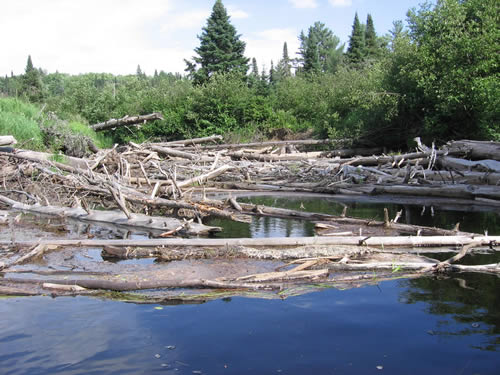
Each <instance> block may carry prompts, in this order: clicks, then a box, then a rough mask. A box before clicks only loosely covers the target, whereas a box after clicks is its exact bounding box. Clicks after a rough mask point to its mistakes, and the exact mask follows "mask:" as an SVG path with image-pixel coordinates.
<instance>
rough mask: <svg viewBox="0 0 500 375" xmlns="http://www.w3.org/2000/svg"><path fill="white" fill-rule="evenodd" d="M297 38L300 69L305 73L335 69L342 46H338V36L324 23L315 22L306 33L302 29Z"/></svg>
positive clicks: (340, 55)
mask: <svg viewBox="0 0 500 375" xmlns="http://www.w3.org/2000/svg"><path fill="white" fill-rule="evenodd" d="M299 40H300V48H299V55H300V56H301V57H300V58H299V62H300V63H301V65H302V66H301V71H303V72H306V73H310V72H327V71H335V69H336V67H337V65H338V63H339V62H340V59H341V57H342V51H343V49H344V46H343V45H342V46H339V43H340V40H339V38H338V37H336V36H335V35H333V32H332V31H331V30H330V29H328V28H327V27H326V26H325V24H323V23H321V22H315V23H314V25H313V26H311V27H309V30H308V32H307V35H306V34H305V33H304V31H302V32H301V33H300V36H299Z"/></svg>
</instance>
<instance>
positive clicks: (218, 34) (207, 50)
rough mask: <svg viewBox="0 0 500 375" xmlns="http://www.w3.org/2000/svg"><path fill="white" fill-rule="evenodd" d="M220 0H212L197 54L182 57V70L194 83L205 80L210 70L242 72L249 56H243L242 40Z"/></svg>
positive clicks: (212, 72) (246, 65) (245, 68)
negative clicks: (191, 58)
mask: <svg viewBox="0 0 500 375" xmlns="http://www.w3.org/2000/svg"><path fill="white" fill-rule="evenodd" d="M229 18H230V17H229V16H228V14H227V11H226V8H225V7H224V5H223V4H222V1H221V0H216V2H215V4H214V6H213V8H212V14H211V15H210V17H209V18H208V20H207V25H206V26H205V27H204V28H203V29H202V30H203V32H202V34H201V35H200V36H198V39H200V46H199V47H197V48H195V50H194V51H195V52H196V54H197V55H198V56H194V57H193V61H188V60H185V62H186V64H187V68H186V71H187V72H189V75H190V77H191V78H193V79H194V81H195V82H196V83H200V84H201V83H204V82H206V81H207V80H208V79H209V78H210V77H211V76H212V75H213V74H214V73H227V72H237V73H240V74H242V75H245V74H246V73H247V71H248V61H249V59H248V58H246V57H245V56H244V52H245V42H243V41H241V40H240V35H238V34H237V33H236V29H235V27H234V26H233V25H232V24H231V23H230V22H229Z"/></svg>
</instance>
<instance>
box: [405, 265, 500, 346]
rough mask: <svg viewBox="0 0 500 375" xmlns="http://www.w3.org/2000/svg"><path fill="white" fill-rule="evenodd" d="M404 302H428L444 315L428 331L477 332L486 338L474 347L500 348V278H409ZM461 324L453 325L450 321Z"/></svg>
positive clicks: (444, 334)
mask: <svg viewBox="0 0 500 375" xmlns="http://www.w3.org/2000/svg"><path fill="white" fill-rule="evenodd" d="M405 284H406V285H407V286H408V289H406V290H405V291H404V292H402V293H401V298H402V299H401V301H402V302H404V303H408V304H417V303H419V302H424V303H425V305H426V307H425V311H426V312H427V313H429V314H433V315H438V316H441V317H442V319H441V320H439V321H438V324H437V325H436V326H435V327H434V328H432V329H431V330H429V331H428V333H429V334H432V335H439V336H442V337H451V336H469V335H476V336H482V337H484V340H481V342H480V343H477V344H475V345H474V346H475V347H477V348H479V349H485V350H498V349H499V348H500V295H499V294H498V290H499V287H500V278H498V277H496V276H491V275H484V274H462V275H460V276H457V277H453V278H446V279H442V280H436V279H434V278H421V279H414V280H408V281H407V282H405ZM450 320H453V322H456V323H461V324H460V325H458V326H456V325H450V324H449V321H450Z"/></svg>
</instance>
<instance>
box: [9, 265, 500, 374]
mask: <svg viewBox="0 0 500 375" xmlns="http://www.w3.org/2000/svg"><path fill="white" fill-rule="evenodd" d="M460 277H461V278H462V277H463V279H464V280H465V286H466V287H467V288H473V289H466V288H464V285H463V283H462V281H460V280H457V279H443V280H440V279H433V278H426V279H418V280H408V281H391V282H386V283H382V284H380V285H379V286H366V287H363V288H358V289H352V290H348V291H339V290H332V289H330V290H325V291H323V292H318V293H311V294H307V295H302V296H298V297H293V298H289V299H286V300H253V299H246V298H236V297H233V298H231V299H225V300H218V301H212V302H208V303H205V304H202V305H182V306H167V305H163V306H157V305H134V304H125V303H120V302H113V301H101V300H98V299H91V298H86V297H79V298H57V299H51V298H48V297H37V298H25V299H21V298H19V299H17V298H16V299H6V300H0V314H1V316H2V319H1V320H0V368H1V369H2V371H1V373H2V374H104V373H106V374H150V373H156V372H166V373H175V374H193V372H195V373H197V372H196V371H201V373H202V374H274V373H283V374H329V373H333V374H335V373H342V374H364V373H372V372H377V371H378V370H377V366H379V367H382V368H383V372H384V374H422V373H426V374H445V373H446V374H448V373H450V374H460V373H463V374H475V373H477V374H496V373H497V370H498V368H499V366H500V356H498V353H496V351H497V350H498V349H500V341H499V337H500V332H499V326H500V325H499V323H500V319H499V318H500V317H499V314H500V308H499V307H500V306H499V298H498V295H497V293H496V291H497V290H498V287H499V286H500V285H499V281H498V280H499V279H498V278H497V277H494V276H477V275H461V276H460Z"/></svg>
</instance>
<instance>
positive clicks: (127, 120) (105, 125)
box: [90, 112, 163, 132]
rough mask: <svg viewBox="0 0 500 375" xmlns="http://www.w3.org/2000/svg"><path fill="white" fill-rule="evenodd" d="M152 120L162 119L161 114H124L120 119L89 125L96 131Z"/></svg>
mask: <svg viewBox="0 0 500 375" xmlns="http://www.w3.org/2000/svg"><path fill="white" fill-rule="evenodd" d="M153 120H163V116H162V115H161V113H158V112H155V113H150V114H148V115H141V116H125V117H122V118H121V119H111V120H108V121H105V122H100V123H98V124H94V125H91V126H90V127H91V128H92V129H93V130H94V131H96V132H98V131H102V130H107V129H113V128H117V127H120V126H126V125H127V126H128V125H137V124H143V123H145V122H147V121H153Z"/></svg>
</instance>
